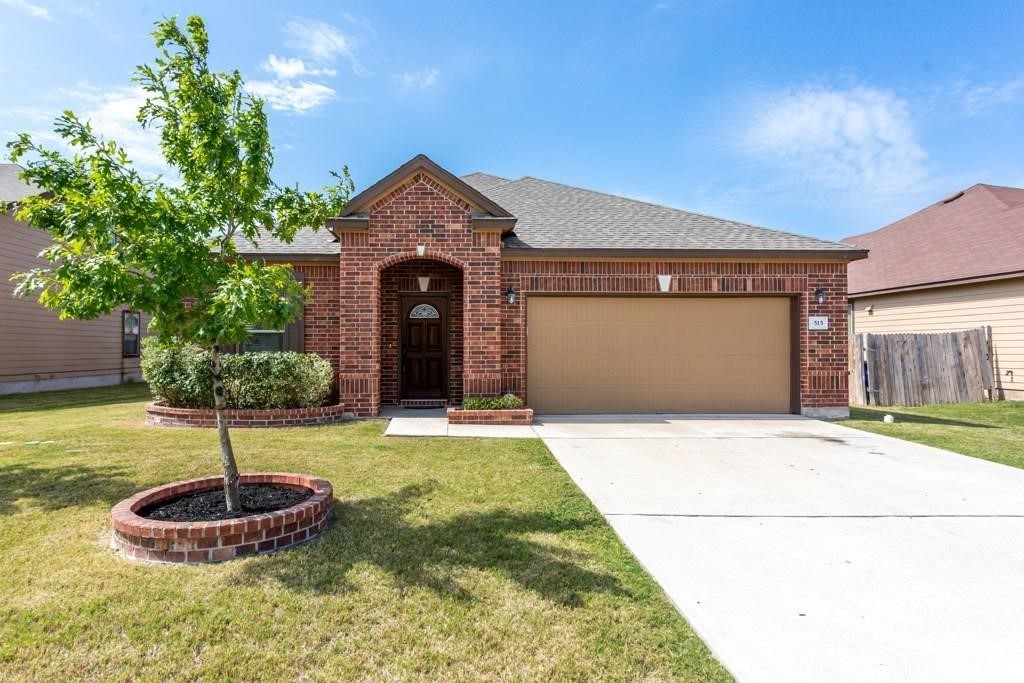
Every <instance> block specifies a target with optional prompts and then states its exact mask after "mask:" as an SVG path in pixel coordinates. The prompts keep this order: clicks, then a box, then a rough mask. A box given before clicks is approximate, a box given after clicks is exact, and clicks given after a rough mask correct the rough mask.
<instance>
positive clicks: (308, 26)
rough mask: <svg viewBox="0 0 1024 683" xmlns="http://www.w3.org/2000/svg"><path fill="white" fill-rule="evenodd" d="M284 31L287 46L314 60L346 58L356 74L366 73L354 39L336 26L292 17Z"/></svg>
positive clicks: (333, 60) (326, 61) (330, 61)
mask: <svg viewBox="0 0 1024 683" xmlns="http://www.w3.org/2000/svg"><path fill="white" fill-rule="evenodd" d="M284 32H285V36H286V37H287V38H286V43H285V44H286V45H288V47H291V48H293V49H296V50H299V51H300V52H302V53H303V54H306V55H308V56H309V57H311V58H313V59H314V60H316V61H319V62H325V63H333V62H335V61H336V60H338V59H339V58H342V59H346V60H348V63H349V64H350V65H351V67H352V71H353V72H355V74H356V75H358V76H365V75H367V74H368V72H367V70H366V69H365V68H364V67H363V65H362V63H361V62H360V61H359V58H358V56H357V55H356V50H355V40H354V39H353V38H352V37H351V36H349V35H347V34H345V33H343V32H342V31H341V29H339V28H338V27H336V26H332V25H331V24H327V23H325V22H322V21H312V20H308V19H292V20H291V21H289V22H288V23H286V24H285V26H284Z"/></svg>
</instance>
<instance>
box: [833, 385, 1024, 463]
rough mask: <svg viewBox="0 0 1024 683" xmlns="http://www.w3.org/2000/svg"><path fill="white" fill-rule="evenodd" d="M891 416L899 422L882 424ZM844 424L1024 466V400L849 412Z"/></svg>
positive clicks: (851, 410)
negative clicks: (884, 418)
mask: <svg viewBox="0 0 1024 683" xmlns="http://www.w3.org/2000/svg"><path fill="white" fill-rule="evenodd" d="M887 414H889V415H893V416H894V417H895V418H896V423H895V424H891V425H890V424H884V423H883V422H882V417H883V416H885V415H887ZM840 424H843V425H846V426H847V427H854V428H856V429H863V430H864V431H868V432H875V433H877V434H885V435H887V436H895V437H899V438H901V439H906V440H907V441H916V442H918V443H923V444H927V445H929V446H936V447H938V448H945V449H946V450H950V451H955V452H957V453H963V454H964V455H971V456H974V457H975V458H984V459H985V460H992V461H995V462H1001V463H1003V464H1004V465H1012V466H1014V467H1024V401H997V402H995V403H958V404H951V405H937V406H924V407H921V408H903V407H892V408H851V409H850V419H848V420H842V421H840Z"/></svg>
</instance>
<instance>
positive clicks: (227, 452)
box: [210, 344, 242, 512]
mask: <svg viewBox="0 0 1024 683" xmlns="http://www.w3.org/2000/svg"><path fill="white" fill-rule="evenodd" d="M210 359H211V360H212V361H213V407H214V409H215V410H216V411H217V436H219V437H220V462H221V464H222V465H223V466H224V498H225V500H226V501H227V506H228V511H229V512H235V511H238V510H241V509H242V502H241V500H240V499H239V495H238V465H237V464H235V451H234V449H233V448H232V447H231V435H230V434H229V433H228V417H227V415H226V414H225V413H224V411H225V410H226V409H227V399H226V398H225V396H224V379H223V377H222V375H221V372H222V370H223V367H222V365H221V362H220V345H218V344H214V345H213V347H212V348H211V350H210Z"/></svg>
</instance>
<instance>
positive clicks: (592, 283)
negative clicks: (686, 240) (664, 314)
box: [501, 259, 848, 408]
mask: <svg viewBox="0 0 1024 683" xmlns="http://www.w3.org/2000/svg"><path fill="white" fill-rule="evenodd" d="M659 274H660V275H672V276H673V277H672V285H671V289H670V292H669V293H667V294H663V293H660V292H659V291H658V279H657V275H659ZM502 287H503V288H508V287H512V288H513V289H514V290H515V291H516V292H520V293H521V297H520V298H521V299H522V300H524V303H522V304H516V305H511V306H510V305H506V306H505V308H504V312H505V315H504V316H503V318H502V328H501V329H502V340H501V341H502V354H501V362H502V368H503V381H504V390H505V391H509V392H512V393H514V394H517V395H520V396H523V395H525V394H527V393H528V388H527V387H526V386H525V384H526V309H527V307H528V306H529V298H530V294H531V293H539V292H547V293H550V292H565V293H588V294H612V293H636V294H650V295H654V296H672V295H683V294H711V295H715V296H718V295H723V294H746V295H750V294H781V295H787V296H793V297H796V299H797V306H798V310H799V320H798V321H796V322H797V324H798V330H799V338H800V354H799V357H800V405H801V406H802V407H805V408H822V407H844V406H846V405H847V396H848V393H847V377H848V365H847V343H848V342H847V332H846V263H845V262H829V263H813V262H812V263H805V262H792V263H790V262H779V261H748V262H744V261H709V262H700V261H678V260H677V261H624V260H623V261H582V260H574V261H554V260H550V261H548V260H536V259H529V260H526V259H524V260H506V261H504V262H503V263H502ZM819 287H820V288H822V289H823V290H824V291H825V303H824V304H819V303H817V301H816V300H815V298H814V292H815V290H816V289H818V288H819ZM809 315H824V316H828V318H829V329H828V330H824V331H816V332H810V331H808V329H807V317H808V316H809ZM527 401H529V399H528V398H527Z"/></svg>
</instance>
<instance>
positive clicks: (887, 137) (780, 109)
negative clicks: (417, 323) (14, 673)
mask: <svg viewBox="0 0 1024 683" xmlns="http://www.w3.org/2000/svg"><path fill="white" fill-rule="evenodd" d="M193 13H198V14H201V15H202V16H203V17H204V18H205V19H206V21H207V27H208V29H209V31H210V33H211V40H212V53H213V54H212V58H213V61H214V63H215V64H216V66H217V67H219V68H223V69H229V68H238V69H240V70H241V71H242V73H243V75H244V76H245V77H246V79H247V81H248V82H249V84H250V87H251V88H252V89H253V91H255V92H257V93H258V94H261V95H262V96H264V97H266V98H267V99H268V101H269V103H270V105H271V111H272V113H271V126H272V128H271V133H272V137H273V141H274V144H275V147H276V158H277V164H276V166H275V177H276V178H277V180H278V181H279V182H286V183H293V182H299V183H301V184H303V185H312V186H319V185H321V184H323V183H325V182H327V181H328V179H329V177H328V170H329V169H332V168H338V167H340V166H341V165H343V164H347V165H348V166H349V168H350V169H351V171H352V173H353V176H354V178H355V180H356V183H357V187H366V186H367V185H369V184H370V183H372V182H374V181H375V180H377V179H379V178H380V177H381V176H383V175H385V174H386V173H388V172H389V171H391V170H392V169H393V168H394V167H395V166H397V165H398V164H400V163H402V162H404V161H406V160H407V159H408V158H410V157H412V156H413V155H415V154H417V153H419V152H424V153H426V154H428V155H429V156H431V157H432V158H433V159H434V160H435V161H437V162H439V163H440V164H442V165H443V166H445V167H447V168H448V169H450V170H451V171H453V172H455V173H457V174H464V173H470V172H473V171H485V172H488V173H493V174H496V175H501V176H506V177H511V178H518V177H521V176H524V175H530V176H535V177H540V178H545V179H549V180H556V181H559V182H564V183H569V184H572V185H579V186H582V187H587V188H591V189H596V190H601V191H605V192H612V193H616V194H623V195H626V196H631V197H635V198H638V199H644V200H649V201H654V202H659V203H664V204H668V205H671V206H677V207H680V208H684V209H689V210H692V211H700V212H703V213H710V214H713V215H717V216H722V217H726V218H733V219H736V220H743V221H747V222H750V223H754V224H758V225H766V226H769V227H775V228H780V229H784V230H792V231H796V232H802V233H806V234H811V235H817V236H821V237H827V238H839V237H842V236H845V235H849V234H855V233H858V232H865V231H868V230H873V229H875V228H878V227H881V226H883V225H885V224H886V223H888V222H891V221H892V220H895V219H897V218H899V217H901V216H903V215H906V214H907V213H910V212H912V211H914V210H916V209H918V208H921V207H923V206H924V205H926V204H928V203H930V202H933V201H936V200H938V199H941V198H942V197H944V196H945V195H947V194H950V193H952V192H953V191H955V190H958V189H962V188H964V187H967V186H969V185H972V184H974V183H976V182H987V183H993V184H1004V185H1016V186H1024V125H1022V123H1024V39H1022V34H1021V30H1020V27H1021V26H1024V3H1021V2H1020V1H1019V0H1017V1H1016V2H1006V3H1001V2H983V3H962V2H955V3H945V2H895V3H894V2H891V1H890V2H877V3H876V2H866V1H861V2H855V3H853V2H851V3H838V2H827V3H819V2H814V3H812V2H806V3H764V2H743V1H720V2H682V1H673V0H663V1H661V2H658V1H657V0H654V1H648V2H635V3H634V2H607V3H605V2H586V3H568V2H550V1H548V2H525V1H518V2H491V1H488V2H464V3H451V4H447V3H444V2H438V1H436V0H434V1H432V2H409V3H390V2H291V3H270V2H266V3H257V2H247V3H241V2H210V3H199V2H166V3H142V2H86V1H83V0H66V1H65V0H0V34H2V35H3V36H4V38H3V40H2V41H0V137H3V138H5V139H7V138H9V137H10V136H11V135H12V134H13V132H15V131H32V132H36V133H39V134H40V135H42V136H44V137H45V135H46V131H47V129H48V127H49V121H50V120H51V119H52V117H53V115H54V114H55V113H56V112H58V111H60V110H61V109H63V108H71V109H74V110H75V111H76V112H77V113H79V114H80V115H85V116H88V117H90V118H91V119H92V120H93V121H94V124H95V125H96V127H97V128H98V129H99V130H100V131H101V132H104V133H106V134H108V135H111V136H112V137H115V138H116V139H118V140H119V141H121V142H122V143H124V144H125V145H126V146H127V147H128V149H129V151H130V152H131V154H132V156H133V158H134V159H135V160H136V162H137V163H138V164H139V165H140V166H141V167H143V168H144V169H146V170H148V171H151V172H152V171H156V170H159V168H160V160H159V156H158V153H157V150H156V148H155V145H154V144H153V139H152V137H151V136H149V135H146V134H143V133H141V132H139V131H138V130H136V129H135V127H134V126H133V118H134V111H135V109H136V108H137V106H138V94H137V92H136V91H135V90H133V88H132V85H131V82H130V78H131V74H132V71H133V68H134V66H135V65H136V64H138V63H141V62H144V61H149V60H151V59H152V57H153V55H154V48H153V46H152V41H151V39H150V37H149V31H150V30H151V25H152V22H153V20H154V19H156V18H158V17H159V16H161V15H179V16H182V17H183V16H185V15H188V14H193Z"/></svg>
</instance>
